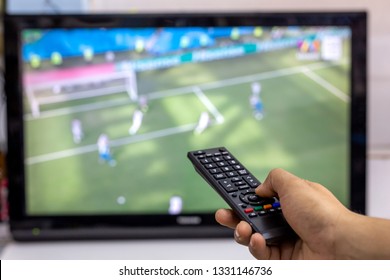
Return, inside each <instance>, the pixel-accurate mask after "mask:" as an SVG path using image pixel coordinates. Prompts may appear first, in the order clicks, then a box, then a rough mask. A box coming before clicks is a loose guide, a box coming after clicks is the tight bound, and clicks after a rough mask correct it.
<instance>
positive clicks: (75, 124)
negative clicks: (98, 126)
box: [72, 119, 84, 144]
mask: <svg viewBox="0 0 390 280" xmlns="http://www.w3.org/2000/svg"><path fill="white" fill-rule="evenodd" d="M72 135H73V142H74V143H75V144H79V143H80V142H81V140H82V139H83V136H84V133H83V127H82V125H81V121H80V120H78V119H74V120H72Z"/></svg>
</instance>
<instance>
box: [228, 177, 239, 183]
mask: <svg viewBox="0 0 390 280" xmlns="http://www.w3.org/2000/svg"><path fill="white" fill-rule="evenodd" d="M230 180H231V181H232V182H239V181H241V178H240V177H234V178H231V179H230Z"/></svg>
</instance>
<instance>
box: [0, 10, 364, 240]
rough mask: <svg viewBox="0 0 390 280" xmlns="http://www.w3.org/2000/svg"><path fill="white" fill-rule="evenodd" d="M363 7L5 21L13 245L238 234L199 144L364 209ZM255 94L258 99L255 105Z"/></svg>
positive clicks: (12, 17)
mask: <svg viewBox="0 0 390 280" xmlns="http://www.w3.org/2000/svg"><path fill="white" fill-rule="evenodd" d="M366 21H367V18H366V14H365V12H304V13H291V12H289V13H282V12H280V13H270V12H267V13H249V12H247V13H246V12H241V13H234V14H233V13H215V14H214V13H205V14H200V13H183V14H127V15H39V16H38V15H5V18H4V35H5V37H4V42H5V92H6V98H7V108H8V113H7V115H8V154H7V162H8V175H9V198H10V226H11V232H12V234H13V237H14V239H16V240H50V239H102V238H103V239H104V238H170V237H171V238H179V237H185V238H187V237H220V236H230V235H231V230H229V229H226V228H223V227H222V226H220V225H218V224H217V223H216V222H215V219H214V213H215V210H216V209H218V208H225V207H227V205H226V204H225V202H223V200H222V199H221V198H220V197H218V195H217V194H216V193H215V192H214V191H213V190H212V189H211V188H210V187H209V186H208V185H207V183H205V182H204V181H203V179H202V178H201V177H200V176H199V175H198V174H197V173H196V172H195V171H194V169H193V167H192V165H191V163H190V162H189V161H188V160H187V158H186V154H187V152H188V151H193V150H200V149H205V148H211V147H218V146H225V147H227V148H228V149H229V150H230V151H231V152H232V153H233V154H235V155H236V156H237V157H239V159H240V161H241V162H243V163H244V164H245V165H246V167H247V168H248V169H249V170H250V171H251V172H252V173H253V174H254V175H255V176H256V177H257V178H259V179H260V180H261V181H262V180H264V179H265V177H266V175H267V174H268V172H269V171H270V170H271V169H273V168H275V167H281V168H285V169H287V170H289V171H290V172H292V173H294V174H296V175H297V176H300V177H302V178H305V179H308V180H311V181H316V182H319V183H321V184H323V185H324V186H326V187H328V188H329V189H330V190H331V191H332V192H333V193H334V194H335V195H336V196H337V198H338V199H339V200H340V201H341V202H342V203H343V204H344V205H346V206H347V207H349V208H350V209H352V210H354V211H358V212H360V213H364V212H365V196H366V195H365V183H366V173H365V171H366V165H365V155H366V39H367V38H366V37H367V34H366V32H367V30H366V28H367V27H366V24H367V22H366ZM254 101H256V102H254Z"/></svg>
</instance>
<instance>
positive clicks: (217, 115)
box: [193, 87, 225, 124]
mask: <svg viewBox="0 0 390 280" xmlns="http://www.w3.org/2000/svg"><path fill="white" fill-rule="evenodd" d="M193 91H194V93H195V94H196V96H197V97H198V98H199V100H200V101H201V102H202V103H203V105H204V106H206V108H207V110H209V112H210V113H211V114H212V115H213V116H214V118H215V119H216V121H217V124H221V123H223V122H224V121H225V118H224V117H223V116H222V114H221V113H220V112H219V111H218V109H217V108H216V107H215V106H214V104H213V103H212V102H211V101H210V99H208V98H207V96H206V95H205V94H204V93H203V91H202V90H201V89H200V88H198V87H194V88H193Z"/></svg>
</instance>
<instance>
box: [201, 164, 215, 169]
mask: <svg viewBox="0 0 390 280" xmlns="http://www.w3.org/2000/svg"><path fill="white" fill-rule="evenodd" d="M204 166H205V167H206V168H207V169H210V168H216V167H217V166H216V165H215V164H214V163H208V164H205V165H204Z"/></svg>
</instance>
